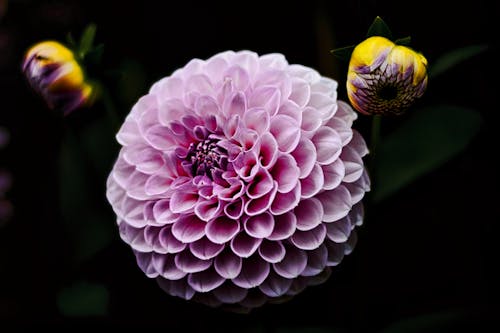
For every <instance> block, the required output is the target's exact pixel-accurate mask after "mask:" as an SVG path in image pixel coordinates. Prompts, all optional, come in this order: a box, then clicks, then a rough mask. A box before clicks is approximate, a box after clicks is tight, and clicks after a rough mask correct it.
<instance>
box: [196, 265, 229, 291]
mask: <svg viewBox="0 0 500 333" xmlns="http://www.w3.org/2000/svg"><path fill="white" fill-rule="evenodd" d="M224 281H225V279H224V278H223V277H221V276H220V275H219V274H217V272H215V270H214V269H213V268H209V269H207V270H205V271H203V272H198V273H191V274H189V275H188V278H187V282H188V283H189V285H190V286H191V288H193V289H194V290H196V291H197V292H200V293H206V292H209V291H212V290H214V289H215V288H217V287H219V286H220V285H221V284H223V283H224Z"/></svg>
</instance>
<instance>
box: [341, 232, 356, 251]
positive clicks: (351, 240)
mask: <svg viewBox="0 0 500 333" xmlns="http://www.w3.org/2000/svg"><path fill="white" fill-rule="evenodd" d="M357 242H358V234H357V233H356V230H353V231H352V232H351V235H350V236H349V239H348V240H347V242H346V243H344V245H345V247H344V254H345V255H348V254H350V253H351V252H352V251H353V250H354V247H355V246H356V243H357Z"/></svg>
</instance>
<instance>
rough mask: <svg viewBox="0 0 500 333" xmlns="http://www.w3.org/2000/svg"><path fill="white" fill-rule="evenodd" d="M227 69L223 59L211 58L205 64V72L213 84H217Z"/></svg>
mask: <svg viewBox="0 0 500 333" xmlns="http://www.w3.org/2000/svg"><path fill="white" fill-rule="evenodd" d="M227 67H228V63H227V61H226V60H225V59H224V58H221V57H219V56H217V55H216V56H213V57H212V58H210V59H208V60H207V61H206V63H205V72H206V73H207V75H208V77H210V78H211V79H212V81H213V82H218V81H219V80H221V79H222V78H223V76H222V75H223V74H224V72H225V71H226V69H227Z"/></svg>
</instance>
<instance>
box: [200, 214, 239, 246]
mask: <svg viewBox="0 0 500 333" xmlns="http://www.w3.org/2000/svg"><path fill="white" fill-rule="evenodd" d="M239 231H240V225H239V223H238V222H237V221H235V220H232V219H229V218H226V217H223V216H221V217H218V218H216V219H215V220H214V221H211V222H208V223H207V224H206V227H205V233H206V234H207V238H208V239H209V240H210V241H212V242H214V243H215V244H224V243H226V242H228V241H230V240H231V239H233V237H234V236H236V234H237V233H238V232H239Z"/></svg>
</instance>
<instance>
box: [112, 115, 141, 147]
mask: <svg viewBox="0 0 500 333" xmlns="http://www.w3.org/2000/svg"><path fill="white" fill-rule="evenodd" d="M116 140H117V141H118V143H119V144H121V145H122V146H130V145H134V144H137V143H138V142H141V141H142V136H141V133H140V132H139V126H138V125H137V122H136V121H135V120H133V119H130V118H129V119H127V120H125V122H124V123H123V125H122V126H121V127H120V130H119V131H118V134H116Z"/></svg>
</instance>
